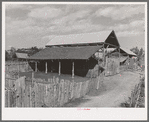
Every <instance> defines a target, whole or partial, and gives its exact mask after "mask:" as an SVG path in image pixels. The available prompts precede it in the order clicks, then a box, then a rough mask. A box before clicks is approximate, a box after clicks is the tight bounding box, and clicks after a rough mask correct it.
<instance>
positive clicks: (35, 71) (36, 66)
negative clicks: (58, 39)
mask: <svg viewBox="0 0 149 122" xmlns="http://www.w3.org/2000/svg"><path fill="white" fill-rule="evenodd" d="M35 72H37V61H36V62H35Z"/></svg>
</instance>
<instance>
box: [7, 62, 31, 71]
mask: <svg viewBox="0 0 149 122" xmlns="http://www.w3.org/2000/svg"><path fill="white" fill-rule="evenodd" d="M5 71H6V72H28V71H32V68H31V67H30V65H29V64H28V62H26V61H13V62H6V63H5Z"/></svg>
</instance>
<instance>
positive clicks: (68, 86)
mask: <svg viewBox="0 0 149 122" xmlns="http://www.w3.org/2000/svg"><path fill="white" fill-rule="evenodd" d="M66 82H67V102H69V91H70V81H69V80H66Z"/></svg>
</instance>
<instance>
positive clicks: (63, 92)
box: [61, 80, 65, 105]
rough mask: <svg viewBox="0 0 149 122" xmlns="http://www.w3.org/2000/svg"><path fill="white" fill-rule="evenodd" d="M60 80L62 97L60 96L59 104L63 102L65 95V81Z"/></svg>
mask: <svg viewBox="0 0 149 122" xmlns="http://www.w3.org/2000/svg"><path fill="white" fill-rule="evenodd" d="M61 82H62V98H61V105H63V104H64V100H65V99H64V97H65V96H64V95H65V82H64V80H62V81H61Z"/></svg>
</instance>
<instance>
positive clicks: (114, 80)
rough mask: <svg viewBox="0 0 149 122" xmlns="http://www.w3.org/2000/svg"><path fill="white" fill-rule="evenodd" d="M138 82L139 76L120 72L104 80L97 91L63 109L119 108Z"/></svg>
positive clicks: (133, 73)
mask: <svg viewBox="0 0 149 122" xmlns="http://www.w3.org/2000/svg"><path fill="white" fill-rule="evenodd" d="M139 82H140V75H139V73H136V72H131V71H128V72H122V73H120V74H117V75H114V76H108V77H105V78H104V82H103V85H102V86H100V89H99V90H98V91H97V90H95V91H92V92H90V93H89V94H88V95H86V96H85V97H83V98H80V99H76V100H74V101H72V102H70V103H67V104H65V105H64V107H79V108H80V107H120V104H121V103H123V102H125V101H127V100H128V97H130V95H131V90H132V89H134V86H135V85H136V84H137V83H139Z"/></svg>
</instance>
